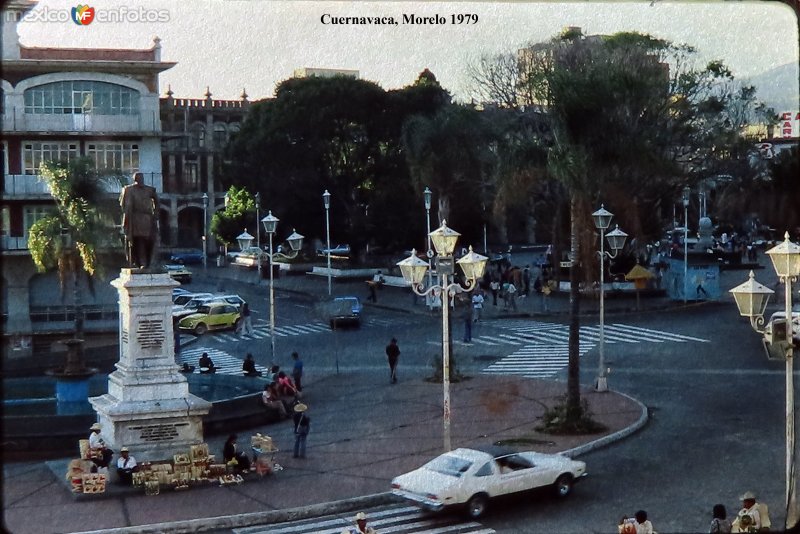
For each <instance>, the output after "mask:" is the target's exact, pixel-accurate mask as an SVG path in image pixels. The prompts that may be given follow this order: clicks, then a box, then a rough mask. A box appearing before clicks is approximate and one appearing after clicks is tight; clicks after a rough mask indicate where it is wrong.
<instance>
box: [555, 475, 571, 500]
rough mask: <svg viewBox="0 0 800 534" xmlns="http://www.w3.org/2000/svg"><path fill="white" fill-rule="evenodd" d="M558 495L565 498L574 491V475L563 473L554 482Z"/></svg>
mask: <svg viewBox="0 0 800 534" xmlns="http://www.w3.org/2000/svg"><path fill="white" fill-rule="evenodd" d="M553 488H554V489H555V492H556V497H560V498H562V499H563V498H564V497H566V496H567V495H569V494H570V493H571V492H572V475H561V476H560V477H558V478H557V479H556V483H555V484H553Z"/></svg>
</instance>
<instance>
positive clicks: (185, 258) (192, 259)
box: [169, 250, 203, 265]
mask: <svg viewBox="0 0 800 534" xmlns="http://www.w3.org/2000/svg"><path fill="white" fill-rule="evenodd" d="M169 261H171V262H172V263H178V264H181V265H192V264H195V265H199V264H202V263H203V251H202V250H187V251H184V252H174V253H173V254H172V256H170V258H169Z"/></svg>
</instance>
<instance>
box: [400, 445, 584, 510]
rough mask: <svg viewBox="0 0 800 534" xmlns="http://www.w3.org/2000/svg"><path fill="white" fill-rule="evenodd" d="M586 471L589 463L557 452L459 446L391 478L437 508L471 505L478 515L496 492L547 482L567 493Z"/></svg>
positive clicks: (405, 493) (414, 498)
mask: <svg viewBox="0 0 800 534" xmlns="http://www.w3.org/2000/svg"><path fill="white" fill-rule="evenodd" d="M586 475H587V473H586V464H585V463H584V462H581V461H577V460H572V459H571V458H568V457H566V456H562V455H558V454H544V453H538V452H533V451H530V452H513V451H510V450H508V449H505V448H501V447H489V448H487V449H485V450H476V449H455V450H453V451H450V452H447V453H444V454H442V455H441V456H438V457H436V458H434V459H433V460H431V461H430V462H428V463H427V464H425V465H423V466H422V467H420V468H419V469H416V470H414V471H411V472H410V473H406V474H404V475H400V476H399V477H397V478H395V479H394V480H392V493H393V494H395V495H397V496H399V497H402V498H404V499H406V500H408V501H411V502H413V503H414V504H416V505H417V506H420V507H422V508H425V509H428V510H432V511H438V510H441V509H443V508H445V507H449V506H455V505H466V510H467V513H468V514H469V516H470V517H473V518H477V517H480V516H481V515H483V513H484V512H485V511H486V509H487V506H488V503H489V499H490V498H492V497H497V496H500V495H508V494H511V493H517V492H520V491H528V490H532V489H535V488H541V487H545V486H550V487H552V488H553V489H554V491H555V494H556V495H557V496H558V497H566V496H567V495H569V494H570V492H571V491H572V485H573V484H574V483H575V482H577V481H578V480H580V479H581V478H583V477H585V476H586Z"/></svg>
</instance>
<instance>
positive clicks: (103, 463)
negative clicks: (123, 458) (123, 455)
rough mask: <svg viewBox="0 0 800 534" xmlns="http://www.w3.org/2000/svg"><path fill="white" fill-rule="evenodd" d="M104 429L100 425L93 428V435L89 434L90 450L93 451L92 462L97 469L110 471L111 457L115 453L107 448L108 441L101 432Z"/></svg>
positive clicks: (96, 424)
mask: <svg viewBox="0 0 800 534" xmlns="http://www.w3.org/2000/svg"><path fill="white" fill-rule="evenodd" d="M102 429H103V427H101V426H100V423H95V424H93V425H92V426H91V428H90V430H91V432H92V433H91V434H89V449H90V450H91V456H92V462H94V465H95V468H96V469H99V468H102V469H105V470H108V465H109V464H110V463H111V457H112V456H114V451H112V450H111V449H109V448H108V447H106V440H105V439H104V438H103V435H102V434H101V433H100V431H101V430H102Z"/></svg>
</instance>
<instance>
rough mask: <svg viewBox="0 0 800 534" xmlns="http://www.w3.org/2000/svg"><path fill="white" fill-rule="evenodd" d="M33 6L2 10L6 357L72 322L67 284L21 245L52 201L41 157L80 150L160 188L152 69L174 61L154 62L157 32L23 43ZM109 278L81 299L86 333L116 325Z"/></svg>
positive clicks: (16, 3) (17, 3)
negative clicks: (147, 43)
mask: <svg viewBox="0 0 800 534" xmlns="http://www.w3.org/2000/svg"><path fill="white" fill-rule="evenodd" d="M35 6H36V2H31V1H27V0H12V1H11V2H9V3H7V4H6V5H5V7H4V8H3V13H2V14H3V55H2V73H3V74H2V113H3V142H2V159H3V161H2V165H3V184H2V188H3V195H2V201H0V211H1V212H2V219H1V222H2V227H1V228H0V232H1V234H2V235H1V239H0V255H2V276H3V279H2V291H3V292H2V314H3V315H2V317H3V322H4V324H3V333H4V348H5V349H7V348H8V347H9V345H10V346H11V348H12V349H14V355H25V354H28V353H30V351H31V349H32V348H33V347H32V346H31V336H32V334H49V333H56V332H64V331H68V330H69V329H70V327H71V320H72V318H71V297H70V295H69V293H70V292H66V295H65V299H64V300H62V299H60V298H59V294H60V292H59V288H58V279H57V276H56V275H55V274H54V273H47V274H38V273H37V272H36V271H35V268H34V265H33V262H32V260H31V256H30V252H29V251H28V248H27V235H28V230H29V228H30V227H31V225H32V224H33V223H34V222H35V221H36V220H38V219H39V218H41V217H42V216H44V215H45V214H47V213H48V212H51V211H53V210H54V209H55V205H54V203H53V199H52V197H51V195H50V192H49V189H48V188H47V187H46V186H45V184H44V183H43V182H42V181H41V180H40V179H39V168H40V165H41V164H42V163H43V162H45V161H50V160H61V161H69V160H70V159H73V158H77V157H80V156H88V157H89V158H91V159H93V160H94V162H95V164H96V166H97V169H98V170H102V171H110V170H113V171H114V172H116V173H118V174H120V175H121V176H126V177H127V178H128V179H130V176H131V174H132V172H133V171H135V170H139V171H141V172H143V173H144V175H145V182H146V183H147V184H148V185H152V186H154V187H155V188H156V190H157V191H158V193H159V195H161V194H162V193H163V192H164V187H163V179H162V170H161V169H162V167H161V135H162V132H161V119H160V112H159V98H158V95H159V87H158V76H159V74H160V73H161V72H163V71H165V70H167V69H169V68H171V67H172V66H174V65H175V63H169V62H164V61H161V45H160V42H159V39H158V38H155V39H154V40H153V45H152V47H150V48H148V49H144V50H117V49H114V50H105V49H78V48H35V47H28V46H24V45H22V44H20V43H19V36H18V33H17V24H18V22H19V21H20V20H21V19H22V17H23V16H24V15H25V14H26V13H27V12H28V11H30V10H31V9H33V8H34V7H35ZM118 194H119V186H117V187H116V188H115V187H113V186H109V195H114V196H116V195H118ZM168 205H169V204H168ZM162 210H163V208H162ZM161 219H162V220H169V216H167V215H166V213H165V212H164V213H162V214H161ZM107 286H108V284H106V283H105V282H104V281H101V282H100V283H98V284H97V289H98V291H97V293H96V294H95V295H94V296H92V295H91V294H86V295H85V297H84V302H85V303H86V304H87V305H88V306H89V308H90V310H89V311H90V313H89V314H88V315H87V321H86V330H87V331H88V332H90V331H92V330H93V329H98V328H100V329H107V328H108V324H109V323H111V324H112V325H115V324H116V295H115V294H114V291H113V289H112V288H110V287H107ZM46 338H47V336H45V335H43V336H36V339H42V340H45V341H42V342H43V343H46V342H47V341H46Z"/></svg>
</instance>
